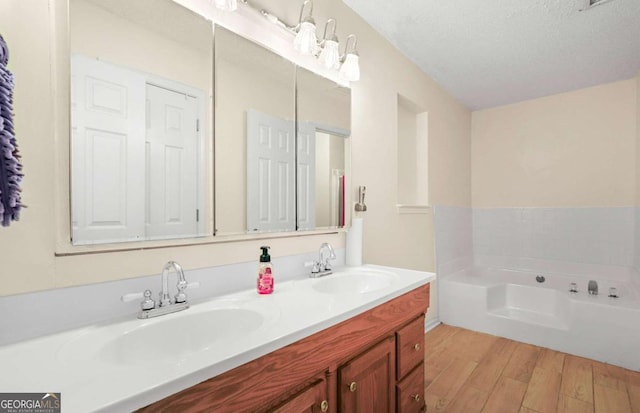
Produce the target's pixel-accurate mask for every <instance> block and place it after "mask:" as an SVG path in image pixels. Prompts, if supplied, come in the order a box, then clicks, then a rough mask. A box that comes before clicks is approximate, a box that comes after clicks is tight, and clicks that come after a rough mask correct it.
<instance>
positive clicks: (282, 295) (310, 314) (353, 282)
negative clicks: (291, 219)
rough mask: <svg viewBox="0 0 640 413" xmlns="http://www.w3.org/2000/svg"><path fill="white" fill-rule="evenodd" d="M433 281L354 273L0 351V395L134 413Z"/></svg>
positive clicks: (412, 274) (402, 274)
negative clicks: (54, 398)
mask: <svg viewBox="0 0 640 413" xmlns="http://www.w3.org/2000/svg"><path fill="white" fill-rule="evenodd" d="M433 277H434V276H433V274H430V273H424V272H417V271H410V270H402V269H395V268H386V267H379V266H369V265H367V266H362V267H356V268H344V269H339V270H334V273H333V274H331V275H327V276H325V277H321V278H306V277H304V278H303V277H300V278H299V279H296V280H293V281H288V282H284V283H277V284H276V289H275V292H274V293H273V294H272V295H267V296H259V295H258V294H257V293H256V292H255V291H254V290H248V291H242V292H238V293H234V294H230V295H226V296H221V297H215V298H212V299H210V300H207V301H202V302H199V303H196V304H192V305H191V307H190V308H189V309H188V310H186V311H180V312H177V313H173V314H168V315H164V316H161V317H156V318H150V319H146V320H140V319H137V318H135V315H131V316H130V317H128V318H126V319H119V320H115V321H112V322H110V323H103V324H97V325H93V326H89V327H85V328H81V329H77V330H72V331H67V332H63V333H59V334H55V335H51V336H46V337H42V338H38V339H35V340H29V341H26V342H22V343H17V344H14V345H9V346H5V347H0V364H1V365H2V366H3V370H4V369H6V371H11V372H12V374H6V375H3V377H2V378H0V388H2V389H3V391H4V392H33V391H53V392H60V393H61V398H62V405H63V411H65V412H87V411H125V410H134V409H137V408H141V407H144V406H146V405H148V404H151V403H153V402H156V401H158V400H160V399H162V398H164V397H167V396H169V395H171V394H174V393H177V392H179V391H181V390H184V389H186V388H188V387H190V386H193V385H195V384H197V383H200V382H202V381H205V380H207V379H210V378H211V377H214V376H217V375H219V374H222V373H224V372H226V371H229V370H231V369H233V368H235V367H237V366H240V365H242V364H244V363H247V362H249V361H251V360H255V359H257V358H259V357H261V356H264V355H266V354H268V353H270V352H272V351H275V350H277V349H279V348H282V347H284V346H287V345H289V344H291V343H294V342H296V341H298V340H300V339H303V338H305V337H308V336H310V335H312V334H315V333H317V332H319V331H322V330H323V329H326V328H328V327H331V326H333V325H336V324H338V323H340V322H342V321H345V320H348V319H349V318H351V317H353V316H355V315H358V314H360V313H363V312H365V311H367V310H370V309H372V308H374V307H376V306H378V305H380V304H382V303H385V302H387V301H389V300H392V299H394V298H396V297H399V296H401V295H402V294H404V293H406V292H409V291H411V290H413V289H415V288H417V287H419V286H422V285H424V284H426V283H428V282H429V281H431V280H432V278H433Z"/></svg>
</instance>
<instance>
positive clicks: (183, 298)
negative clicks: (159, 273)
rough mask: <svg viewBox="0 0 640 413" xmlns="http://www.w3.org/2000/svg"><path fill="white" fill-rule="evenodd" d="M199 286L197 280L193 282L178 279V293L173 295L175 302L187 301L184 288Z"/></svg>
mask: <svg viewBox="0 0 640 413" xmlns="http://www.w3.org/2000/svg"><path fill="white" fill-rule="evenodd" d="M199 287H200V283H199V282H198V281H194V282H190V283H188V282H186V281H180V282H179V283H178V294H176V296H175V302H176V303H184V302H185V301H187V294H185V293H184V290H186V289H188V288H192V289H193V288H199Z"/></svg>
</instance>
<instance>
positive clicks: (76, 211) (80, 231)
mask: <svg viewBox="0 0 640 413" xmlns="http://www.w3.org/2000/svg"><path fill="white" fill-rule="evenodd" d="M71 65H72V69H71V72H72V73H73V76H72V79H71V83H72V87H71V94H72V95H71V111H72V114H71V119H72V124H71V138H72V139H71V140H72V151H73V163H72V165H71V167H72V172H73V173H72V182H71V184H72V194H73V195H72V210H73V220H72V227H73V228H72V229H73V240H74V243H77V244H83V243H95V242H111V241H122V240H129V241H135V240H140V239H143V238H144V222H143V221H142V220H141V219H140V218H139V217H141V216H143V214H144V198H143V197H141V196H140V190H141V188H144V179H145V175H144V164H145V162H144V139H143V137H144V134H145V125H144V107H145V80H144V77H143V76H142V75H140V74H138V73H136V72H133V71H130V70H126V69H123V68H120V67H118V66H114V65H109V64H106V63H103V62H100V61H98V60H96V59H92V58H88V57H84V56H73V57H72V59H71Z"/></svg>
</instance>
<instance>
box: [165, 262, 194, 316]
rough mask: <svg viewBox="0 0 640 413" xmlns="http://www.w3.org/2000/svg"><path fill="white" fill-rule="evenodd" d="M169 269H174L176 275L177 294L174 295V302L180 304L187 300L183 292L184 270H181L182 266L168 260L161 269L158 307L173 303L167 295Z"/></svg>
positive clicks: (185, 281) (185, 284)
mask: <svg viewBox="0 0 640 413" xmlns="http://www.w3.org/2000/svg"><path fill="white" fill-rule="evenodd" d="M171 269H174V270H175V271H176V275H177V276H178V284H177V287H178V294H176V296H175V303H176V304H180V303H184V302H185V301H187V295H186V294H185V293H184V290H185V289H186V288H187V280H186V279H185V278H184V271H182V267H181V266H180V264H178V263H177V262H175V261H169V262H168V263H166V264H165V266H164V269H163V270H162V291H160V307H166V306H168V305H171V304H173V303H174V302H173V301H171V296H170V295H169V272H170V271H171Z"/></svg>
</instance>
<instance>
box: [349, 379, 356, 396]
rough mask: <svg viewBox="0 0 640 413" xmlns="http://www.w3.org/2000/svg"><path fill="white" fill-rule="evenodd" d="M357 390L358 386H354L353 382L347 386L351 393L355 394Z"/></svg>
mask: <svg viewBox="0 0 640 413" xmlns="http://www.w3.org/2000/svg"><path fill="white" fill-rule="evenodd" d="M357 389H358V385H357V384H356V382H355V381H353V382H351V384H350V385H349V390H351V393H353V392H355V391H356V390H357Z"/></svg>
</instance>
